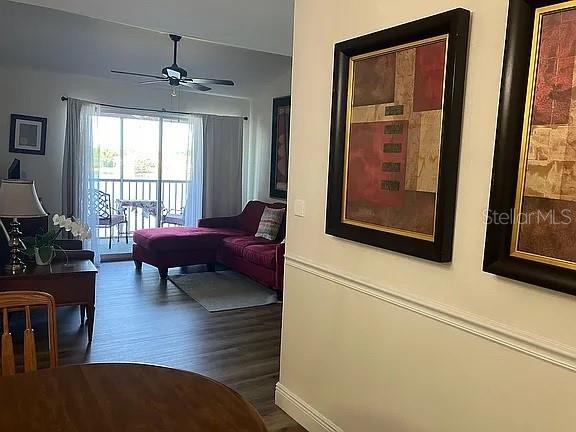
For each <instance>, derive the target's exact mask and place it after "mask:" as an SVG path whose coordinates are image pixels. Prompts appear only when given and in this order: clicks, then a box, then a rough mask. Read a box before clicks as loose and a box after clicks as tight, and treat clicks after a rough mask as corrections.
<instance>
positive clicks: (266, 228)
mask: <svg viewBox="0 0 576 432" xmlns="http://www.w3.org/2000/svg"><path fill="white" fill-rule="evenodd" d="M285 211H286V209H283V208H280V209H274V208H272V207H266V208H265V209H264V212H263V213H262V218H261V219H260V225H258V231H256V234H254V237H263V238H265V239H268V240H276V237H278V231H279V230H280V225H281V224H282V219H283V218H284V212H285Z"/></svg>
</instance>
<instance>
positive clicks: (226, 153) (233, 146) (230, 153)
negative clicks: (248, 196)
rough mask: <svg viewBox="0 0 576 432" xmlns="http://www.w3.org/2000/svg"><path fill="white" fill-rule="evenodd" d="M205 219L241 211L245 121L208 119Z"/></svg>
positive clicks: (221, 118) (205, 153)
mask: <svg viewBox="0 0 576 432" xmlns="http://www.w3.org/2000/svg"><path fill="white" fill-rule="evenodd" d="M203 117H204V118H203V120H204V122H203V123H204V125H203V127H204V137H203V138H204V193H203V215H204V217H217V216H232V215H235V214H238V213H240V212H241V211H242V139H243V127H244V125H243V119H242V118H239V117H220V116H212V115H205V116H203Z"/></svg>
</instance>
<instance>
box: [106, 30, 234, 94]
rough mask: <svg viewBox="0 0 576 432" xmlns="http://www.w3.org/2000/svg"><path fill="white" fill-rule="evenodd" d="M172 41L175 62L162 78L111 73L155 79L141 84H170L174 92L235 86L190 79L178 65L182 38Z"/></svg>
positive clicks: (225, 81) (214, 81)
mask: <svg viewBox="0 0 576 432" xmlns="http://www.w3.org/2000/svg"><path fill="white" fill-rule="evenodd" d="M170 39H172V41H173V42H174V61H173V63H172V65H171V66H166V67H165V68H164V69H162V76H160V75H149V74H145V73H138V72H125V71H119V70H112V71H110V72H112V73H115V74H120V75H133V76H138V77H146V78H153V79H151V80H148V81H142V82H140V83H139V84H158V83H168V84H170V85H171V86H172V88H173V90H174V88H175V87H178V86H184V87H188V88H189V89H191V90H198V91H208V90H212V88H210V87H208V86H206V85H205V84H212V85H224V86H233V85H234V81H230V80H222V79H212V78H188V72H187V71H186V69H182V68H181V67H180V66H178V64H177V63H176V57H177V55H178V42H180V40H181V39H182V36H178V35H174V34H171V35H170Z"/></svg>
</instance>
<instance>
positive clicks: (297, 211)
mask: <svg viewBox="0 0 576 432" xmlns="http://www.w3.org/2000/svg"><path fill="white" fill-rule="evenodd" d="M305 208H306V205H305V203H304V200H301V199H297V200H294V216H298V217H304V212H305Z"/></svg>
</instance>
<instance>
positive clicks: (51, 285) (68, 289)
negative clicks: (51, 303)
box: [0, 260, 98, 343]
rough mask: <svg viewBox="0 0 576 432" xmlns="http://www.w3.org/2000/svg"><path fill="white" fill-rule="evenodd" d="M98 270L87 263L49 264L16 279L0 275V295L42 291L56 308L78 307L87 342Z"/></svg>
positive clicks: (92, 315)
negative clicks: (84, 319)
mask: <svg viewBox="0 0 576 432" xmlns="http://www.w3.org/2000/svg"><path fill="white" fill-rule="evenodd" d="M97 273H98V270H96V267H95V266H94V264H93V263H92V262H91V261H90V260H72V261H70V262H69V263H68V264H66V263H65V262H53V263H52V264H50V265H47V266H30V267H28V268H27V269H26V272H25V273H23V274H18V275H9V274H4V273H0V292H3V291H43V292H47V293H49V294H52V297H54V300H55V301H56V306H71V305H80V306H81V311H82V314H81V317H82V319H83V318H84V313H83V311H84V310H85V311H86V317H87V320H86V325H87V327H88V342H89V343H90V342H92V334H93V332H94V312H95V302H96V274H97Z"/></svg>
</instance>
